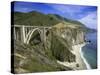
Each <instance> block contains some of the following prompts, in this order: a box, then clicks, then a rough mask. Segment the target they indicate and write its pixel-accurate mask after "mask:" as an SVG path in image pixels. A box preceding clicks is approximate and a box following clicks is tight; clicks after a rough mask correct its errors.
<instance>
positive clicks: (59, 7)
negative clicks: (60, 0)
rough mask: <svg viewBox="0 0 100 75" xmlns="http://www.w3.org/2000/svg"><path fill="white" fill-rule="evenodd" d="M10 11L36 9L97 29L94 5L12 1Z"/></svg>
mask: <svg viewBox="0 0 100 75" xmlns="http://www.w3.org/2000/svg"><path fill="white" fill-rule="evenodd" d="M12 8H13V6H12ZM12 11H14V12H24V13H27V12H31V11H38V12H42V13H44V14H58V15H60V16H63V17H65V18H69V19H73V20H77V21H80V22H82V23H83V24H85V25H86V26H87V27H89V28H93V29H97V7H96V6H83V5H68V4H47V3H33V2H14V10H12Z"/></svg>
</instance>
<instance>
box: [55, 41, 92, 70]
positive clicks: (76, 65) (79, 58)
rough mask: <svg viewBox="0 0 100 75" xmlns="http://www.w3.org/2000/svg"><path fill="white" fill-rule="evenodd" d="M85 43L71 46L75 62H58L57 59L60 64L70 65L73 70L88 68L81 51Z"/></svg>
mask: <svg viewBox="0 0 100 75" xmlns="http://www.w3.org/2000/svg"><path fill="white" fill-rule="evenodd" d="M85 45H86V43H82V44H78V45H74V46H72V49H73V50H72V51H71V52H72V53H73V54H75V55H76V62H72V63H71V62H70V63H69V62H60V61H57V62H58V63H59V64H62V65H64V66H67V67H70V68H72V69H73V70H86V69H90V66H89V64H88V63H87V62H86V60H85V58H84V56H83V53H82V47H83V46H85Z"/></svg>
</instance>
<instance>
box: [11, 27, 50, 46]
mask: <svg viewBox="0 0 100 75" xmlns="http://www.w3.org/2000/svg"><path fill="white" fill-rule="evenodd" d="M12 29H13V32H14V33H13V34H14V35H13V37H14V40H18V41H21V42H23V43H25V44H29V42H30V39H31V38H32V35H33V34H34V32H35V31H38V33H39V34H40V39H41V41H42V42H46V33H47V31H49V30H50V29H51V27H50V26H26V25H12Z"/></svg>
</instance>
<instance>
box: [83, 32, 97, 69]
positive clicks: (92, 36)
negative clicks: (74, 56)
mask: <svg viewBox="0 0 100 75" xmlns="http://www.w3.org/2000/svg"><path fill="white" fill-rule="evenodd" d="M86 40H90V41H91V42H90V43H89V44H86V45H85V46H84V47H83V48H82V52H83V56H84V58H85V59H86V61H87V63H88V64H89V65H90V67H91V69H96V68H97V33H96V32H95V33H87V34H86Z"/></svg>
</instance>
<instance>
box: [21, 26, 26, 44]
mask: <svg viewBox="0 0 100 75" xmlns="http://www.w3.org/2000/svg"><path fill="white" fill-rule="evenodd" d="M21 30H22V31H21V32H22V34H21V40H22V42H23V43H25V41H26V40H25V27H24V26H22V29H21Z"/></svg>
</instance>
